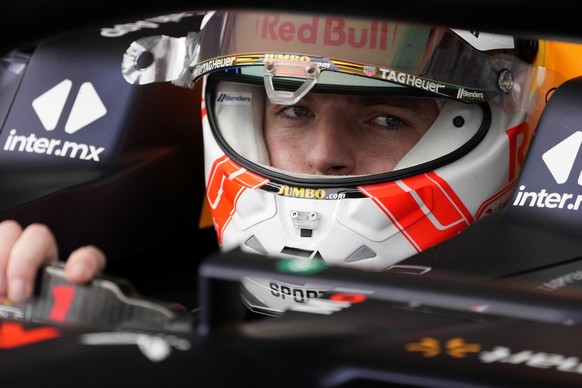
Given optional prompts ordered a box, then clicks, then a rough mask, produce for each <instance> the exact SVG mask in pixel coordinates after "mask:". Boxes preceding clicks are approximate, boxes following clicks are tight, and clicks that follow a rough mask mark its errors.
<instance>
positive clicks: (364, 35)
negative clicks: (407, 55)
mask: <svg viewBox="0 0 582 388" xmlns="http://www.w3.org/2000/svg"><path fill="white" fill-rule="evenodd" d="M258 22H259V24H258V25H257V31H258V36H259V38H260V39H263V40H270V41H281V42H289V41H297V42H300V43H304V44H313V45H317V44H323V45H326V46H347V47H350V48H352V49H361V48H367V49H371V50H386V48H387V47H388V44H389V42H388V37H389V33H388V31H389V30H390V24H389V23H388V22H382V21H368V22H366V23H359V24H350V23H349V22H348V21H347V20H346V19H344V18H341V17H317V16H314V17H312V18H311V20H308V21H305V22H303V23H301V22H297V23H295V22H294V21H293V20H290V19H287V18H282V17H281V16H280V15H275V14H268V15H265V16H264V17H260V18H259V20H258Z"/></svg>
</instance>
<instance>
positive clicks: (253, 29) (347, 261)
mask: <svg viewBox="0 0 582 388" xmlns="http://www.w3.org/2000/svg"><path fill="white" fill-rule="evenodd" d="M185 39H186V40H185V41H180V42H179V44H178V42H177V41H175V40H173V41H171V40H163V39H162V38H159V40H156V42H154V43H151V42H150V43H147V42H140V43H139V44H138V45H136V47H134V48H133V49H132V48H130V50H128V55H129V59H127V60H126V61H125V63H128V64H129V65H128V66H127V68H126V69H125V70H124V73H125V75H126V79H128V80H129V81H130V82H133V83H147V82H151V80H152V79H156V78H157V79H159V78H160V75H159V74H160V73H163V76H161V78H164V80H171V81H172V82H173V83H175V84H177V85H179V86H185V87H193V86H194V83H195V82H196V81H198V80H200V81H201V82H202V127H203V139H204V152H205V155H204V158H205V180H206V191H207V193H206V194H207V204H208V207H209V211H210V213H211V217H212V222H213V224H214V228H215V230H216V234H217V237H218V241H219V244H220V247H221V248H222V249H223V250H231V249H234V248H241V249H242V250H244V251H247V252H253V253H258V254H263V255H268V256H274V257H283V258H303V259H308V260H310V261H309V262H313V261H322V262H324V263H325V264H328V265H339V266H348V267H351V268H358V269H364V270H374V271H384V270H390V269H391V268H393V267H395V266H397V265H398V264H397V263H399V262H401V261H402V260H404V259H406V258H408V257H410V256H412V255H414V254H416V253H418V252H421V251H423V250H426V249H428V248H430V247H432V246H434V245H435V244H438V243H440V242H442V241H444V240H446V239H449V238H451V237H453V236H456V235H457V234H459V233H460V232H462V231H463V230H464V229H465V228H466V227H467V226H469V225H470V224H472V223H473V222H475V221H476V220H478V219H480V218H482V217H484V216H486V215H488V214H491V213H493V212H495V211H497V210H499V209H501V208H503V207H504V206H505V205H506V204H507V203H508V201H509V199H510V196H511V193H512V190H513V188H514V185H515V183H516V179H517V177H518V174H519V172H520V169H521V167H522V164H523V162H524V159H525V155H526V152H527V149H528V147H529V144H530V141H531V139H532V136H533V133H534V129H535V125H536V123H537V120H538V118H539V115H540V113H541V109H542V107H543V102H544V98H543V97H544V96H545V94H546V92H547V89H548V87H547V86H546V85H548V84H551V82H553V81H548V80H549V78H550V77H548V74H547V72H546V71H545V69H544V68H543V67H542V66H540V65H541V63H540V60H539V58H538V55H537V54H538V48H539V42H538V41H536V40H527V39H523V40H520V39H516V38H514V37H511V36H502V35H496V34H488V33H482V32H477V31H465V30H457V29H450V28H443V27H438V26H427V25H422V24H409V23H402V22H393V21H388V20H380V19H359V18H351V17H345V16H329V15H317V14H316V15H305V14H298V13H280V12H255V11H236V12H227V11H213V12H209V13H207V14H206V15H205V16H204V18H203V20H202V22H201V28H200V31H199V32H198V33H193V34H192V35H191V36H189V37H187V38H185ZM184 42H185V43H184ZM143 45H145V46H147V47H152V46H155V48H156V49H157V53H154V56H155V57H157V58H161V59H163V60H162V61H158V67H157V68H156V69H154V70H152V69H151V68H150V70H149V71H148V72H147V73H144V72H142V71H137V70H136V68H135V66H134V63H135V57H136V56H137V54H136V52H140V51H143V47H142V46H143ZM170 46H171V47H172V49H169V48H168V47H170ZM154 51H155V50H154ZM169 53H171V55H170V54H169ZM184 58H185V59H184ZM176 63H177V65H176ZM183 63H185V64H186V65H185V66H183ZM170 68H171V69H177V68H179V69H181V70H180V71H175V70H172V71H170V70H167V69H170ZM323 118H325V119H326V120H327V119H330V118H331V119H332V120H331V121H332V123H333V124H332V125H327V126H324V125H323V123H324V122H325V120H323ZM322 128H323V129H322ZM370 166H372V167H370ZM244 287H245V288H246V290H247V291H248V292H246V293H245V295H246V296H245V299H246V301H247V302H248V303H247V305H249V306H254V307H255V308H254V309H255V310H256V311H259V310H260V311H261V312H265V313H276V312H278V311H282V310H284V309H286V306H287V304H288V303H297V302H298V303H303V302H305V300H306V299H308V298H309V297H312V296H319V295H321V294H322V293H325V290H326V289H327V288H326V286H320V285H316V284H301V285H289V284H284V283H282V282H277V281H273V280H272V279H254V278H249V279H246V281H245V284H244ZM284 294H287V295H289V296H293V297H292V298H287V301H285V302H283V299H285V298H281V296H284ZM279 302H283V303H279Z"/></svg>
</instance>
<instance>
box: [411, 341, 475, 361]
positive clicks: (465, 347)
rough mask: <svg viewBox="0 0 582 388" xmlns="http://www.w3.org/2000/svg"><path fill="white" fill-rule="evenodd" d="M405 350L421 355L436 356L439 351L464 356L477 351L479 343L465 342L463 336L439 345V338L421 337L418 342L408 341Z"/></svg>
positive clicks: (453, 355)
mask: <svg viewBox="0 0 582 388" xmlns="http://www.w3.org/2000/svg"><path fill="white" fill-rule="evenodd" d="M405 349H406V351H407V352H418V353H420V354H422V356H423V357H436V356H438V355H439V354H441V353H443V352H444V353H446V354H448V355H449V356H451V357H455V358H465V357H466V356H467V354H469V353H477V352H479V351H480V350H481V345H479V344H474V343H473V344H471V343H466V342H465V340H464V339H463V338H452V339H450V340H448V341H446V342H445V344H444V346H441V343H440V341H439V340H437V339H435V338H431V337H424V338H421V339H420V341H418V342H410V343H407V344H406V346H405Z"/></svg>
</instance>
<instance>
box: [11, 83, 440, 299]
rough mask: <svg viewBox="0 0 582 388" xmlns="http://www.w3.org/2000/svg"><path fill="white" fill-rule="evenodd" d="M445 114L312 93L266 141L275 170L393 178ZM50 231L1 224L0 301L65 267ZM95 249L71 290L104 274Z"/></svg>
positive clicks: (84, 254)
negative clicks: (52, 268) (52, 266)
mask: <svg viewBox="0 0 582 388" xmlns="http://www.w3.org/2000/svg"><path fill="white" fill-rule="evenodd" d="M438 113H439V108H438V106H437V103H436V102H435V101H434V100H432V99H423V98H412V97H405V98H396V97H378V96H374V97H364V96H354V95H339V94H325V93H318V94H317V95H316V96H315V95H314V94H313V93H310V94H308V95H306V96H305V97H304V98H303V99H302V100H301V101H299V102H298V103H297V104H295V105H291V106H289V105H275V104H271V103H269V102H267V106H266V114H265V115H266V116H265V125H264V135H265V140H266V143H267V149H268V150H269V155H270V159H271V164H272V165H273V167H276V168H280V169H284V170H288V171H293V172H299V173H306V174H320V175H360V174H361V175H363V174H374V173H381V172H386V171H391V170H392V169H393V167H394V166H395V165H396V163H397V162H398V161H399V160H400V159H401V158H402V157H403V156H404V155H405V154H406V153H407V152H408V150H410V149H411V148H412V147H413V146H414V144H416V142H417V141H418V140H419V139H420V138H421V137H422V136H423V135H424V134H425V133H426V131H427V130H428V129H429V128H430V126H431V125H432V123H433V121H434V120H435V118H436V117H437V116H438ZM60 259H61V258H60V257H59V252H58V247H57V243H56V239H55V236H54V235H53V233H52V232H51V230H50V229H49V228H48V227H47V226H46V225H44V224H37V223H34V224H30V225H28V226H26V227H25V228H23V227H22V226H21V225H20V224H19V223H18V222H16V221H14V220H5V221H3V222H1V223H0V298H8V299H9V300H10V301H11V302H12V303H21V302H24V301H25V300H26V299H28V298H29V297H30V296H31V295H32V292H33V285H34V284H35V278H36V274H37V272H38V270H39V268H40V267H41V266H42V265H43V264H45V263H52V262H56V261H58V260H60ZM106 261H107V260H106V256H105V254H104V252H103V251H102V250H100V249H99V248H98V247H95V246H83V247H80V248H78V249H76V250H75V251H73V252H72V253H71V254H70V256H69V258H68V259H67V260H66V264H65V275H66V277H67V279H68V280H69V281H70V282H72V283H85V282H88V281H90V280H91V279H92V278H94V277H95V276H96V275H97V274H99V273H100V272H102V271H103V270H104V269H105V265H106Z"/></svg>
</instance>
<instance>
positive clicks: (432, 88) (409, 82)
mask: <svg viewBox="0 0 582 388" xmlns="http://www.w3.org/2000/svg"><path fill="white" fill-rule="evenodd" d="M379 71H380V78H382V79H385V80H387V81H390V82H394V83H397V84H401V85H405V86H410V87H413V88H417V89H422V90H426V91H429V92H432V93H439V94H442V92H441V89H442V88H445V87H446V85H443V84H440V83H437V82H434V81H431V80H427V79H424V78H421V77H417V76H414V75H411V74H407V73H401V72H399V71H396V70H389V69H379Z"/></svg>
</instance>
